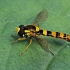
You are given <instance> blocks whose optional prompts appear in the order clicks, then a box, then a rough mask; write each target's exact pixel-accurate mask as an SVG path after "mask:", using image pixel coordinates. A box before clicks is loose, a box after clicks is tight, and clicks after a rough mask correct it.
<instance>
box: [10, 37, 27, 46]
mask: <svg viewBox="0 0 70 70" xmlns="http://www.w3.org/2000/svg"><path fill="white" fill-rule="evenodd" d="M25 39H26V38H18V39H17V40H15V41H14V42H12V43H11V45H12V44H14V43H16V42H17V41H21V40H25Z"/></svg>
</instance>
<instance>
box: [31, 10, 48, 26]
mask: <svg viewBox="0 0 70 70" xmlns="http://www.w3.org/2000/svg"><path fill="white" fill-rule="evenodd" d="M47 16H48V14H47V10H46V9H44V10H42V11H41V12H40V13H39V14H38V15H37V17H36V18H35V20H34V21H33V23H32V25H38V24H39V23H41V22H43V21H45V20H46V18H47Z"/></svg>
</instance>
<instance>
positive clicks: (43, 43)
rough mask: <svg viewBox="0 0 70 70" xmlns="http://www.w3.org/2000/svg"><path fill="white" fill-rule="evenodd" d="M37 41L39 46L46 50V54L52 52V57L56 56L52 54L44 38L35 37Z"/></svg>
mask: <svg viewBox="0 0 70 70" xmlns="http://www.w3.org/2000/svg"><path fill="white" fill-rule="evenodd" d="M35 39H36V40H37V42H38V43H39V45H40V46H41V47H42V49H44V50H45V51H46V52H50V53H51V54H52V55H54V54H53V53H52V51H51V50H50V49H49V46H48V43H47V41H46V40H44V39H43V38H38V37H35Z"/></svg>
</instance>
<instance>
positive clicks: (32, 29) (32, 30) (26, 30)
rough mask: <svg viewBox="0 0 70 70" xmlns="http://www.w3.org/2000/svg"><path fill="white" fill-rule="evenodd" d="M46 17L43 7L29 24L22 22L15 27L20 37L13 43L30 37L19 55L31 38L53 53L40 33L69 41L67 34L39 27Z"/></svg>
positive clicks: (69, 37)
mask: <svg viewBox="0 0 70 70" xmlns="http://www.w3.org/2000/svg"><path fill="white" fill-rule="evenodd" d="M46 18H47V10H46V9H44V10H42V11H41V12H40V13H39V14H38V15H37V17H36V18H35V20H34V21H33V22H32V24H31V25H27V26H24V25H23V24H22V25H20V26H19V27H18V28H17V29H16V32H17V34H18V35H19V36H20V38H18V39H17V40H16V41H14V42H13V43H15V42H17V41H20V40H26V39H27V38H28V37H29V38H30V43H29V44H28V45H27V46H26V47H25V49H24V50H23V51H22V53H21V54H20V55H22V54H23V53H24V52H25V51H26V50H27V49H28V47H29V46H30V45H31V44H32V38H34V39H36V41H37V42H38V43H39V45H40V46H41V47H42V48H43V49H44V50H45V51H47V52H50V53H51V54H52V55H54V54H53V52H52V51H51V50H50V49H49V46H48V43H47V41H46V40H45V39H43V38H40V37H39V36H40V35H43V36H51V37H54V38H61V39H64V40H67V41H70V36H69V35H67V34H64V33H60V32H53V31H48V30H42V29H40V27H39V23H41V22H42V21H45V20H46ZM13 43H12V44H13Z"/></svg>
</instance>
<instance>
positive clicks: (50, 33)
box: [38, 30, 70, 41]
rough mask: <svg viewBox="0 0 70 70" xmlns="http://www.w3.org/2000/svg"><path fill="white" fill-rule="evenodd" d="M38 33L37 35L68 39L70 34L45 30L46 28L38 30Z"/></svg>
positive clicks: (69, 39)
mask: <svg viewBox="0 0 70 70" xmlns="http://www.w3.org/2000/svg"><path fill="white" fill-rule="evenodd" d="M38 34H39V35H44V36H51V37H54V38H61V39H64V40H67V41H70V35H67V34H64V33H59V32H53V31H47V30H39V31H38Z"/></svg>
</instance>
